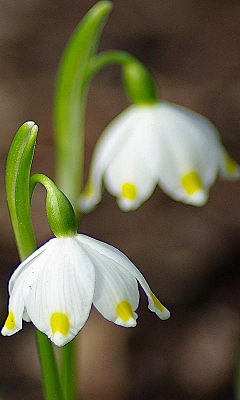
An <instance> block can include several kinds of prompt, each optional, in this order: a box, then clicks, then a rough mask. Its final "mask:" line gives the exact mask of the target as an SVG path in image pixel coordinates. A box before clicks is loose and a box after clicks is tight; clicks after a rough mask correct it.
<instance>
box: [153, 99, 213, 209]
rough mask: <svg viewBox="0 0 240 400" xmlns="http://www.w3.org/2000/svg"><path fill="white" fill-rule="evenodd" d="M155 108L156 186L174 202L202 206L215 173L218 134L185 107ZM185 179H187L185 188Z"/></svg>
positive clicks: (211, 126)
mask: <svg viewBox="0 0 240 400" xmlns="http://www.w3.org/2000/svg"><path fill="white" fill-rule="evenodd" d="M158 107H159V124H160V125H159V148H161V154H160V170H159V184H160V186H161V187H162V188H163V190H164V191H166V192H167V193H168V194H170V196H171V197H173V198H174V199H176V200H179V201H182V202H184V203H188V204H193V205H197V206H201V205H203V204H205V203H206V201H207V199H208V191H209V189H210V186H211V185H212V184H213V183H214V181H215V179H216V175H217V172H218V158H219V146H220V142H219V137H218V132H217V130H216V129H215V128H214V126H213V125H212V124H211V123H210V122H209V121H208V120H207V119H205V118H204V117H202V116H200V115H199V114H197V113H194V112H192V111H190V110H188V109H186V108H184V107H180V106H176V105H173V104H170V103H167V102H161V103H159V106H158ZM160 117H161V118H160ZM185 177H187V178H188V177H190V182H188V184H187V185H184V184H183V179H184V178H185ZM193 179H196V181H195V184H194V182H193ZM194 185H195V186H194ZM186 187H187V188H188V187H189V188H190V190H188V189H186ZM192 189H193V190H192Z"/></svg>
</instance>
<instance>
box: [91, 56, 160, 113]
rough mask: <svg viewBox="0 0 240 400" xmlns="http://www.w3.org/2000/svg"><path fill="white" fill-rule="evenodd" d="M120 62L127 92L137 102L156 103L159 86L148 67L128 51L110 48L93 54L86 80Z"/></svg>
mask: <svg viewBox="0 0 240 400" xmlns="http://www.w3.org/2000/svg"><path fill="white" fill-rule="evenodd" d="M112 64H120V65H121V67H122V77H123V82H124V86H125V89H126V92H127V94H128V96H129V98H130V100H131V101H132V102H133V103H135V104H139V105H141V104H144V105H147V104H154V103H156V102H157V101H158V97H157V88H156V85H155V82H154V79H153V77H152V75H151V74H150V72H149V71H148V69H147V68H146V67H145V65H144V64H143V63H141V62H140V61H139V60H138V59H137V58H135V57H133V56H132V55H131V54H129V53H128V52H126V51H121V50H110V51H105V52H103V53H100V54H98V55H96V56H93V57H92V59H91V63H90V65H89V70H88V75H87V77H86V80H87V81H88V80H90V79H92V78H93V77H94V76H95V75H96V74H97V73H98V72H99V71H100V70H102V69H103V68H105V67H107V66H109V65H112Z"/></svg>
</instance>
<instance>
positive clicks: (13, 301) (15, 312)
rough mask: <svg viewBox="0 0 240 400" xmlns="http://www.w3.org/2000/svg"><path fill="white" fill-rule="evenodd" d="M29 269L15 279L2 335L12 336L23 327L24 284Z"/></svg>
mask: <svg viewBox="0 0 240 400" xmlns="http://www.w3.org/2000/svg"><path fill="white" fill-rule="evenodd" d="M26 275H27V271H24V272H22V274H21V275H20V276H19V277H18V279H17V280H16V281H15V282H16V285H15V286H14V288H13V290H12V293H11V296H10V299H9V306H8V317H7V320H6V322H5V324H4V327H3V329H2V332H1V333H2V335H4V336H11V335H13V334H14V333H16V332H18V331H19V330H21V329H22V319H23V313H24V301H23V285H24V282H25V278H26Z"/></svg>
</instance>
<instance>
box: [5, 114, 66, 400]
mask: <svg viewBox="0 0 240 400" xmlns="http://www.w3.org/2000/svg"><path fill="white" fill-rule="evenodd" d="M37 131H38V127H37V125H35V124H34V122H26V123H25V124H23V125H22V126H21V127H20V128H19V130H18V131H17V133H16V136H15V138H14V140H13V142H12V145H11V148H10V150H9V155H8V160H7V167H6V191H7V200H8V207H9V212H10V216H11V221H12V226H13V230H14V234H15V238H16V243H17V247H18V251H19V256H20V259H21V260H24V259H25V258H26V257H28V256H29V254H30V253H32V252H33V251H34V250H35V249H36V242H35V238H34V233H33V226H32V221H31V214H30V197H29V177H30V170H31V164H32V159H33V155H34V148H35V142H36V136H37ZM36 338H37V346H38V353H39V357H40V363H41V370H42V377H43V386H44V392H45V397H46V399H47V400H64V399H63V394H62V390H61V385H60V380H59V375H58V370H57V364H56V360H55V356H54V352H53V347H52V344H51V343H50V341H49V340H48V338H47V337H46V336H45V335H43V334H42V333H41V332H39V331H37V330H36Z"/></svg>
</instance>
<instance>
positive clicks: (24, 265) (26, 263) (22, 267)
mask: <svg viewBox="0 0 240 400" xmlns="http://www.w3.org/2000/svg"><path fill="white" fill-rule="evenodd" d="M52 240H53V239H51V240H49V241H48V242H47V243H45V244H44V245H43V246H41V247H39V249H37V250H35V251H34V252H33V253H32V254H30V256H28V257H27V258H26V259H25V260H24V261H23V262H22V263H21V264H20V265H19V266H18V267H17V268H16V269H15V271H14V272H13V274H12V276H11V278H10V280H9V284H8V291H9V295H10V296H11V293H12V290H13V287H14V284H15V281H16V280H17V279H18V277H19V276H20V275H21V274H22V273H23V272H24V271H25V270H27V269H28V268H30V265H31V263H32V262H33V261H34V260H35V259H36V258H37V257H38V256H40V254H42V253H43V252H44V251H45V250H46V249H47V248H48V246H50V245H51V242H52Z"/></svg>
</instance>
